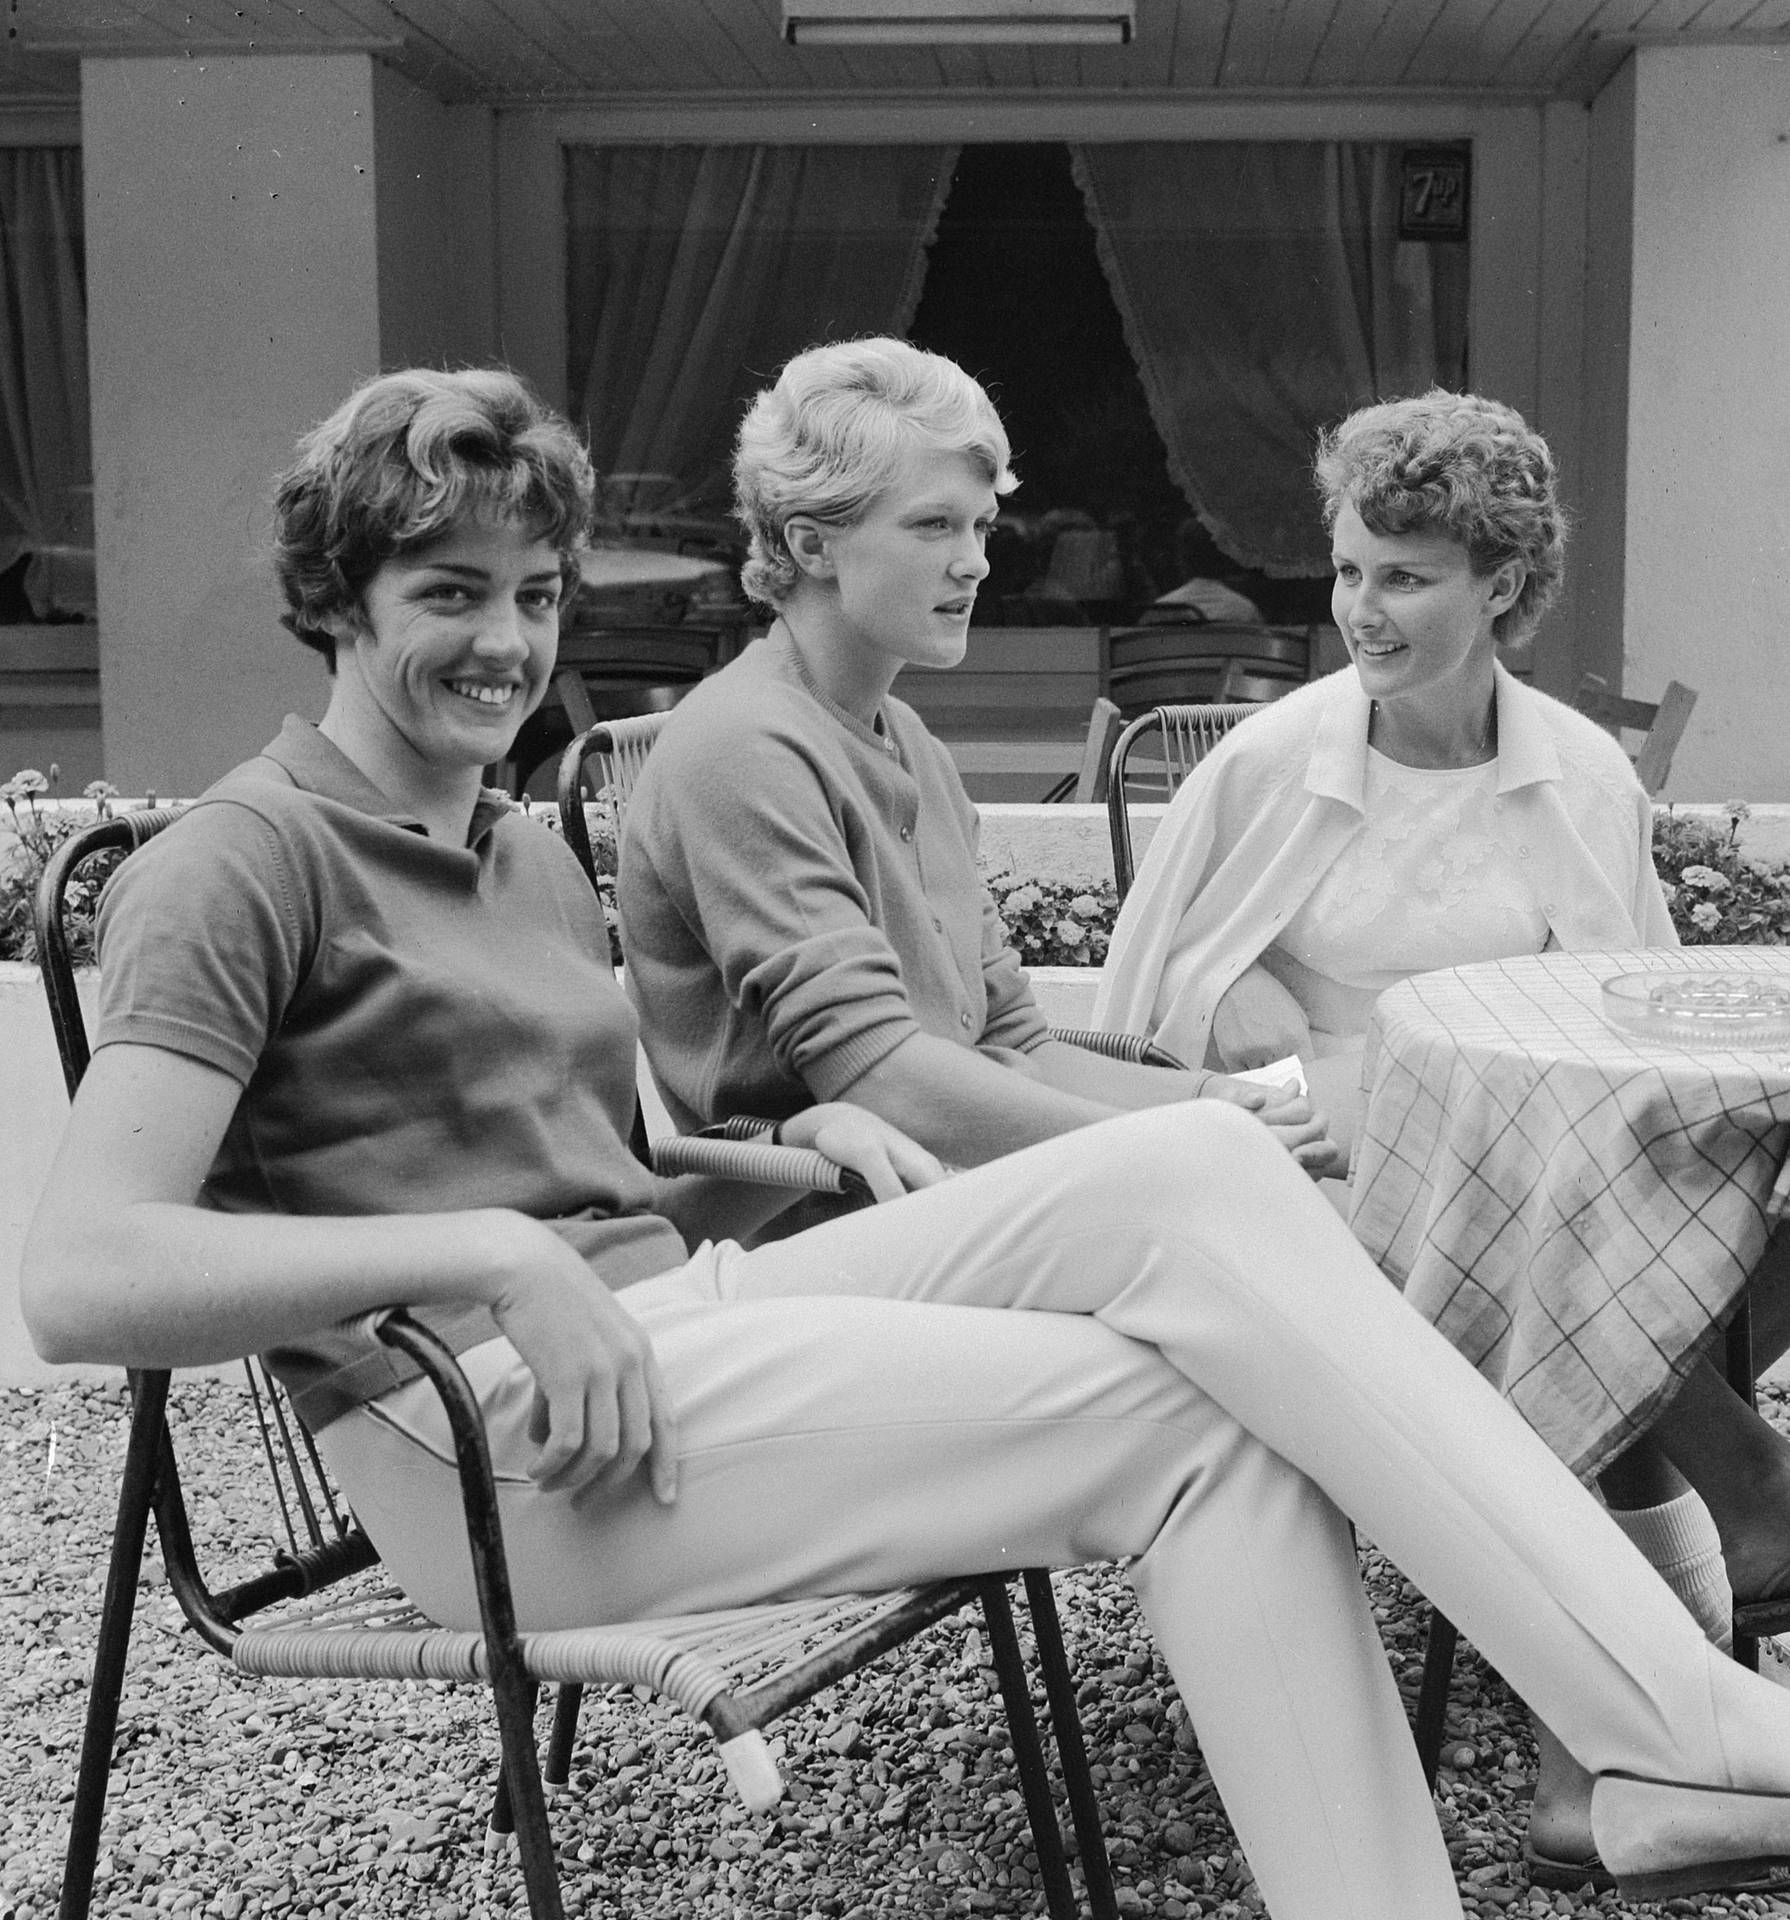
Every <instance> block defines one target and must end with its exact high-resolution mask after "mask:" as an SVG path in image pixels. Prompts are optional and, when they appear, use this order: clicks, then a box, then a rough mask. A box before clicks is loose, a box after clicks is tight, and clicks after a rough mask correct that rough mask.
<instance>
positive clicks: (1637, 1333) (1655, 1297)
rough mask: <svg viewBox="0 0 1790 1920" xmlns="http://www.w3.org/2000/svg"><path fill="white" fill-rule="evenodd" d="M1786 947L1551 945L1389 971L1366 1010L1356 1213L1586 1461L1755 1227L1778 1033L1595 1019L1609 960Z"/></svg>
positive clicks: (1766, 964)
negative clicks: (1691, 1043)
mask: <svg viewBox="0 0 1790 1920" xmlns="http://www.w3.org/2000/svg"><path fill="white" fill-rule="evenodd" d="M1703 967H1708V968H1733V969H1754V970H1757V969H1769V970H1771V971H1773V972H1774V973H1776V974H1778V975H1781V976H1782V977H1783V978H1785V979H1787V980H1790V949H1784V948H1770V947H1694V948H1690V949H1687V950H1686V951H1684V952H1682V953H1671V954H1667V953H1662V952H1659V951H1653V952H1647V953H1638V952H1637V953H1590V954H1585V953H1579V954H1573V953H1544V954H1535V955H1529V956H1525V957H1523V958H1520V959H1514V960H1499V961H1489V962H1481V963H1479V964H1477V965H1474V966H1469V967H1456V968H1452V969H1450V970H1449V971H1447V972H1444V973H1431V974H1423V975H1420V976H1418V977H1417V978H1416V979H1413V980H1407V981H1405V982H1404V983H1403V984H1401V985H1399V986H1397V987H1393V988H1390V989H1389V990H1388V991H1387V992H1386V993H1384V994H1382V995H1381V997H1380V1001H1379V1005H1378V1008H1377V1010H1376V1012H1375V1016H1374V1021H1373V1024H1372V1026H1371V1027H1370V1028H1369V1032H1368V1040H1367V1053H1366V1058H1365V1061H1364V1065H1363V1073H1364V1079H1365V1084H1366V1088H1367V1113H1366V1119H1365V1122H1364V1125H1363V1129H1362V1133H1361V1137H1360V1142H1359V1146H1358V1149H1357V1155H1356V1161H1355V1173H1354V1184H1353V1198H1352V1206H1351V1212H1350V1222H1351V1225H1352V1226H1353V1227H1354V1230H1355V1232H1356V1234H1357V1236H1358V1237H1359V1238H1360V1240H1361V1241H1362V1243H1363V1244H1364V1245H1365V1246H1366V1248H1367V1250H1368V1252H1369V1253H1371V1254H1372V1255H1373V1257H1374V1258H1375V1260H1377V1261H1378V1262H1379V1263H1380V1265H1381V1267H1382V1268H1383V1269H1384V1270H1385V1272H1386V1273H1387V1274H1388V1275H1389V1276H1390V1278H1391V1279H1392V1280H1393V1281H1394V1282H1395V1283H1396V1284H1397V1285H1398V1286H1400V1287H1402V1288H1403V1290H1404V1293H1405V1296H1406V1298H1407V1299H1408V1300H1410V1302H1411V1304H1412V1305H1413V1306H1415V1307H1416V1308H1417V1310H1418V1311H1419V1312H1420V1313H1421V1314H1423V1316H1424V1317H1425V1318H1426V1319H1427V1320H1430V1321H1432V1322H1434V1324H1435V1325H1436V1326H1437V1327H1438V1328H1440V1329H1441V1331H1442V1332H1443V1333H1444V1334H1446V1335H1447V1337H1448V1339H1449V1340H1450V1341H1452V1342H1453V1344H1454V1345H1455V1346H1456V1347H1458V1348H1459V1349H1460V1350H1461V1351H1462V1352H1463V1353H1464V1354H1466V1356H1467V1357H1468V1359H1470V1360H1471V1361H1472V1362H1473V1363H1474V1365H1475V1366H1477V1367H1478V1368H1479V1369H1480V1371H1481V1372H1482V1373H1484V1374H1485V1375H1486V1376H1487V1377H1488V1378H1489V1379H1490V1380H1492V1381H1493V1382H1494V1383H1495V1384H1496V1385H1497V1386H1498V1388H1499V1389H1500V1390H1501V1391H1502V1392H1503V1393H1504V1394H1506V1395H1507V1396H1508V1397H1509V1398H1510V1399H1511V1400H1512V1401H1513V1402H1515V1404H1516V1405H1517V1406H1518V1407H1519V1408H1520V1409H1521V1411H1522V1413H1523V1414H1524V1416H1525V1417H1526V1418H1527V1419H1528V1420H1529V1422H1530V1423H1531V1424H1532V1425H1533V1426H1534V1427H1535V1428H1536V1429H1537V1430H1538V1431H1539V1432H1540V1433H1541V1435H1542V1437H1543V1438H1544V1439H1545V1440H1546V1441H1547V1442H1548V1444H1549V1445H1550V1446H1551V1447H1552V1448H1553V1449H1554V1451H1555V1452H1556V1453H1558V1454H1559V1455H1560V1456H1561V1458H1562V1459H1564V1460H1566V1461H1567V1462H1568V1463H1569V1464H1570V1465H1571V1466H1572V1467H1573V1469H1574V1471H1575V1472H1577V1473H1579V1474H1580V1475H1582V1476H1589V1475H1591V1474H1593V1473H1596V1472H1597V1471H1598V1469H1599V1468H1600V1467H1603V1466H1605V1465H1607V1464H1608V1462H1609V1461H1610V1460H1611V1459H1612V1458H1614V1457H1615V1455H1616V1454H1618V1453H1620V1452H1621V1451H1622V1449H1623V1448H1624V1447H1625V1446H1626V1445H1627V1444H1628V1443H1629V1441H1631V1440H1632V1439H1633V1438H1634V1437H1635V1436H1636V1435H1637V1434H1638V1433H1640V1432H1641V1431H1642V1430H1643V1429H1644V1428H1646V1427H1647V1426H1648V1425H1649V1424H1651V1422H1652V1420H1653V1418H1654V1415H1655V1414H1656V1412H1657V1411H1658V1409H1659V1407H1660V1406H1661V1404H1662V1403H1663V1402H1664V1400H1665V1399H1666V1398H1667V1397H1668V1396H1669V1394H1670V1393H1671V1391H1673V1390H1674V1389H1675V1387H1676V1386H1677V1384H1678V1382H1679V1381H1680V1380H1681V1379H1682V1377H1683V1375H1684V1374H1685V1373H1686V1372H1687V1371H1688V1370H1689V1368H1690V1366H1691V1364H1692V1363H1693V1361H1694V1360H1695V1359H1696V1357H1697V1352H1698V1348H1699V1343H1700V1342H1701V1341H1702V1340H1703V1338H1704V1336H1705V1335H1706V1334H1707V1333H1708V1332H1709V1330H1710V1328H1711V1327H1712V1326H1713V1325H1714V1324H1716V1323H1717V1322H1719V1321H1720V1320H1721V1319H1722V1318H1723V1317H1724V1316H1725V1314H1726V1311H1727V1309H1728V1307H1729V1305H1730V1303H1731V1302H1732V1301H1733V1299H1734V1298H1735V1296H1736V1294H1737V1293H1738V1292H1739V1290H1740V1288H1741V1287H1742V1285H1743V1284H1744V1282H1745V1280H1746V1276H1747V1274H1748V1272H1749V1271H1750V1270H1751V1268H1752V1266H1753V1263H1754V1262H1755V1261H1756V1260H1757V1259H1758V1257H1759V1254H1760V1252H1761V1250H1762V1248H1763V1247H1764V1244H1765V1239H1766V1234H1767V1231H1768V1227H1769V1218H1768V1216H1769V1215H1771V1214H1772V1212H1773V1209H1774V1200H1775V1198H1776V1197H1777V1196H1775V1195H1774V1184H1775V1182H1776V1180H1777V1177H1778V1174H1779V1170H1780V1167H1781V1165H1782V1163H1783V1161H1784V1157H1785V1149H1786V1146H1787V1145H1790V1049H1786V1050H1785V1051H1784V1052H1781V1053H1779V1052H1767V1051H1754V1050H1747V1051H1739V1050H1733V1051H1725V1052H1722V1051H1715V1050H1710V1051H1703V1050H1700V1049H1699V1050H1692V1049H1690V1048H1686V1047H1681V1046H1675V1045H1672V1044H1670V1043H1667V1042H1664V1041H1654V1040H1641V1039H1637V1038H1634V1037H1631V1036H1630V1035H1628V1034H1625V1033H1623V1032H1621V1031H1619V1030H1618V1029H1616V1028H1615V1027H1612V1026H1611V1025H1609V1024H1608V1022H1606V1021H1605V1019H1604V1018H1603V1015H1602V1013H1601V1012H1600V1010H1599V989H1600V986H1601V984H1602V982H1603V981H1604V980H1605V979H1607V978H1609V977H1610V976H1611V975H1613V974H1618V973H1629V972H1639V971H1652V970H1656V969H1670V970H1673V971H1677V970H1679V969H1681V968H1682V969H1690V968H1703Z"/></svg>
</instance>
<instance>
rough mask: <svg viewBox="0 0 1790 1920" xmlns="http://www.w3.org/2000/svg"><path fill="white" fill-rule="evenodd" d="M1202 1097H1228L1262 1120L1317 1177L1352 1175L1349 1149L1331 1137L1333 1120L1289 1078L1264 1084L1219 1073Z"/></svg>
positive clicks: (1307, 1169)
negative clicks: (1279, 1083)
mask: <svg viewBox="0 0 1790 1920" xmlns="http://www.w3.org/2000/svg"><path fill="white" fill-rule="evenodd" d="M1198 1098H1200V1099H1201V1100H1228V1101H1229V1102H1230V1103H1231V1104H1232V1105H1233V1106H1237V1107H1243V1108H1246V1109H1247V1110H1248V1111H1249V1112H1251V1113H1253V1114H1254V1115H1255V1117H1256V1118H1257V1119H1258V1120H1259V1121H1261V1123H1262V1124H1263V1126H1265V1127H1266V1128H1267V1129H1268V1131H1269V1132H1270V1133H1272V1134H1273V1135H1274V1137H1275V1139H1277V1140H1278V1141H1279V1142H1280V1144H1281V1145H1282V1146H1283V1147H1285V1148H1286V1150H1287V1151H1288V1153H1290V1154H1291V1155H1292V1156H1293V1158H1294V1159H1295V1160H1296V1161H1298V1163H1299V1165H1300V1166H1302V1167H1303V1168H1304V1169H1305V1171H1306V1172H1307V1173H1309V1174H1310V1175H1311V1177H1312V1178H1313V1179H1314V1180H1343V1179H1346V1178H1347V1177H1348V1172H1349V1153H1348V1148H1347V1147H1346V1146H1345V1145H1344V1144H1342V1143H1341V1142H1339V1141H1336V1140H1333V1139H1331V1137H1330V1123H1329V1121H1328V1120H1326V1119H1325V1117H1324V1115H1323V1114H1321V1113H1320V1112H1318V1110H1317V1109H1316V1108H1315V1107H1314V1106H1313V1105H1312V1104H1311V1102H1310V1100H1308V1099H1307V1098H1306V1096H1305V1095H1304V1094H1302V1093H1301V1092H1300V1091H1299V1088H1298V1086H1297V1084H1296V1083H1295V1082H1293V1081H1291V1080H1289V1081H1288V1082H1287V1083H1286V1085H1285V1086H1284V1087H1263V1086H1260V1085H1258V1084H1257V1083H1256V1082H1255V1081H1253V1080H1232V1079H1229V1078H1228V1077H1227V1076H1226V1075H1224V1074H1222V1073H1215V1074H1213V1075H1212V1077H1211V1078H1210V1079H1209V1080H1207V1081H1206V1083H1205V1084H1204V1085H1203V1086H1202V1087H1201V1088H1200V1090H1199V1094H1198Z"/></svg>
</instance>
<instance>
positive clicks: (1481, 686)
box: [1098, 390, 1677, 1134]
mask: <svg viewBox="0 0 1790 1920" xmlns="http://www.w3.org/2000/svg"><path fill="white" fill-rule="evenodd" d="M1317 478H1318V484H1319V487H1320V489H1321V491H1322V494H1323V500H1324V518H1325V521H1326V524H1327V525H1328V526H1329V527H1330V529H1331V536H1332V546H1333V554H1334V560H1335V567H1336V584H1335V587H1334V589H1333V592H1332V596H1331V605H1332V608H1333V610H1334V613H1335V616H1336V624H1337V626H1338V627H1339V628H1340V629H1341V630H1342V634H1343V638H1344V640H1345V642H1346V643H1347V645H1348V649H1349V657H1350V660H1351V662H1352V663H1353V666H1354V671H1353V673H1338V674H1334V675H1331V676H1330V677H1329V678H1327V679H1324V680H1321V681H1319V682H1317V683H1316V684H1315V685H1313V686H1310V687H1308V688H1305V689H1303V690H1301V691H1300V692H1298V693H1295V694H1293V695H1291V696H1290V697H1289V698H1287V699H1285V700H1282V701H1279V702H1277V703H1276V704H1275V705H1274V706H1273V707H1272V708H1270V709H1269V710H1268V711H1267V712H1265V713H1263V714H1261V715H1259V716H1256V717H1254V718H1252V719H1251V720H1250V721H1249V723H1248V724H1247V725H1246V726H1244V727H1241V728H1239V729H1238V730H1237V731H1236V732H1235V733H1234V734H1233V736H1232V737H1231V738H1230V739H1229V740H1228V741H1226V742H1225V744H1224V745H1223V746H1222V747H1221V748H1220V749H1219V750H1218V751H1217V752H1216V753H1214V754H1213V755H1212V756H1211V758H1210V759H1209V760H1207V761H1206V762H1205V763H1204V764H1203V765H1201V766H1200V767H1199V768H1198V769H1196V771H1195V772H1194V774H1193V775H1192V777H1191V778H1190V779H1189V780H1188V782H1187V784H1186V785H1185V786H1184V787H1183V788H1182V790H1181V792H1180V794H1179V795H1178V796H1177V797H1176V800H1175V804H1174V806H1173V807H1172V808H1171V809H1170V812H1169V815H1168V818H1167V820H1166V822H1165V823H1164V826H1163V830H1162V832H1161V833H1160V834H1158V836H1157V838H1156V840H1155V841H1154V842H1153V843H1152V845H1151V847H1150V850H1149V853H1148V855H1147V857H1146V859H1145V860H1144V863H1143V867H1142V870H1141V871H1140V872H1139V874H1138V879H1137V885H1136V886H1135V887H1134V888H1133V889H1132V892H1131V896H1130V898H1129V899H1128V900H1127V902H1126V904H1125V911H1124V913H1123V914H1122V915H1121V917H1120V921H1119V925H1118V928H1117V930H1116V932H1115V935H1114V939H1113V945H1112V951H1111V954H1110V956H1109V958H1108V961H1107V965H1106V970H1105V973H1104V975H1103V977H1102V980H1101V987H1100V1003H1099V1004H1100V1012H1099V1016H1098V1017H1099V1018H1100V1019H1101V1020H1102V1021H1103V1022H1105V1023H1106V1024H1108V1025H1111V1026H1115V1027H1123V1028H1126V1029H1128V1030H1130V1031H1133V1032H1148V1033H1150V1034H1151V1036H1152V1037H1153V1038H1155V1039H1157V1040H1159V1041H1160V1043H1161V1044H1162V1045H1163V1046H1165V1047H1167V1048H1168V1049H1169V1050H1170V1051H1171V1052H1173V1053H1175V1054H1178V1055H1179V1056H1180V1057H1181V1058H1182V1059H1184V1060H1187V1061H1189V1062H1190V1063H1194V1064H1197V1063H1199V1062H1201V1061H1209V1062H1210V1063H1211V1064H1212V1065H1214V1066H1221V1067H1223V1068H1225V1069H1227V1070H1229V1071H1232V1072H1235V1071H1237V1070H1239V1069H1242V1068H1246V1067H1256V1066H1262V1065H1264V1064H1266V1063H1268V1062H1270V1061H1274V1060H1280V1059H1284V1058H1286V1057H1287V1056H1289V1055H1293V1054H1297V1055H1298V1056H1299V1058H1300V1059H1301V1061H1303V1062H1304V1063H1305V1067H1306V1073H1307V1077H1308V1079H1309V1080H1310V1081H1311V1083H1312V1085H1313V1088H1314V1090H1315V1091H1316V1093H1317V1096H1318V1099H1319V1102H1320V1104H1322V1105H1323V1106H1324V1108H1325V1110H1326V1111H1327V1112H1328V1113H1329V1115H1330V1119H1331V1128H1332V1132H1333V1133H1337V1132H1338V1130H1339V1129H1340V1130H1341V1132H1342V1134H1347V1133H1348V1132H1349V1131H1350V1121H1351V1118H1352V1116H1354V1115H1355V1114H1356V1113H1357V1112H1358V1105H1359V1095H1358V1071H1357V1069H1358V1067H1359V1062H1360V1050H1361V1041H1362V1035H1363V1033H1364V1031H1365V1029H1366V1026H1367V1018H1368V1014H1369V1012H1370V1010H1371V1009H1372V1007H1373V1003H1374V1000H1375V998H1376V997H1377V996H1378V994H1379V993H1380V991H1381V990H1382V989H1383V988H1385V987H1388V986H1391V985H1392V984H1393V982H1395V981H1397V980H1402V979H1405V978H1407V977H1408V976H1409V975H1411V974H1414V973H1422V972H1426V971H1428V970H1430V969H1433V968H1436V967H1450V966H1459V965H1461V964H1462V963H1464V962H1466V961H1469V960H1493V959H1500V958H1503V957H1504V956H1506V955H1510V954H1517V953H1534V952H1539V951H1540V950H1541V949H1542V948H1543V947H1546V946H1560V947H1568V948H1584V949H1589V948H1598V947H1632V946H1672V945H1676V943H1677V936H1676V935H1675V934H1674V933H1673V931H1672V923H1671V919H1670V917H1669V915H1668V914H1667V912H1666V906H1665V901H1664V898H1663V896H1662V894H1661V892H1660V888H1659V882H1658V880H1657V878H1656V877H1655V875H1654V871H1653V863H1652V859H1651V856H1650V844H1651V840H1650V836H1651V814H1650V811H1649V807H1648V803H1647V796H1646V795H1645V794H1644V793H1643V792H1642V790H1641V788H1640V785H1639V783H1638V782H1637V781H1636V779H1635V776H1634V770H1633V769H1632V768H1631V767H1630V765H1629V763H1628V761H1627V758H1626V757H1625V756H1624V755H1623V753H1622V751H1621V750H1620V748H1618V747H1617V746H1616V744H1615V743H1614V742H1613V741H1612V740H1611V739H1610V738H1609V737H1608V736H1607V735H1606V734H1605V733H1603V732H1602V731H1601V730H1600V729H1599V728H1598V727H1596V726H1594V725H1593V724H1592V723H1591V722H1590V721H1588V720H1586V719H1584V718H1583V717H1582V716H1581V715H1579V714H1576V713H1574V712H1573V711H1572V710H1571V709H1570V708H1568V707H1564V706H1562V705H1560V704H1559V702H1557V701H1554V700H1550V699H1549V698H1548V697H1547V696H1546V695H1545V694H1542V693H1537V692H1536V691H1534V690H1533V689H1532V688H1529V687H1526V686H1524V685H1522V684H1521V683H1520V682H1518V681H1517V680H1515V679H1513V678H1512V677H1511V676H1510V675H1509V674H1508V673H1506V672H1505V671H1504V669H1503V668H1502V666H1501V665H1500V664H1499V662H1498V658H1497V653H1498V647H1499V644H1500V643H1501V642H1502V643H1509V642H1512V641H1516V640H1520V639H1523V638H1524V637H1526V636H1527V635H1528V634H1529V633H1530V632H1532V631H1533V629H1534V627H1535V625H1536V623H1537V622H1538V621H1539V620H1540V618H1541V615H1542V613H1543V611H1544V610H1545V609H1546V607H1547V605H1548V603H1549V602H1550V601H1551V600H1552V599H1553V597H1554V594H1555V592H1556V591H1557V590H1558V587H1559V583H1560V574H1561V561H1562V555H1563V550H1564V546H1565V536H1566V528H1565V518H1564V515H1563V514H1562V512H1561V509H1560V504H1559V501H1558V499H1557V497H1556V493H1555V483H1554V463H1553V460H1552V458H1551V456H1550V455H1549V453H1548V449H1547V446H1546V444H1545V443H1544V442H1543V440H1542V438H1541V436H1540V435H1539V434H1536V433H1533V432H1531V431H1530V429H1529V428H1528V427H1526V426H1525V425H1524V423H1523V420H1522V418H1521V416H1520V415H1518V414H1516V413H1515V412H1513V411H1512V410H1511V409H1510V408H1509V407H1506V406H1501V405H1500V404H1499V403H1498V402H1496V401H1492V400H1483V399H1480V398H1479V397H1478V396H1476V395H1473V394H1455V393H1447V392H1443V391H1441V390H1437V391H1435V392H1431V393H1427V394H1425V395H1423V396H1422V397H1421V398H1419V399H1411V400H1394V401H1389V402H1387V403H1385V404H1383V405H1380V406H1373V407H1366V408H1363V409H1362V410H1361V411H1360V412H1359V413H1355V414H1352V415H1350V417H1349V418H1348V419H1347V420H1345V421H1344V422H1343V423H1342V425H1341V426H1340V427H1338V428H1337V429H1336V430H1335V431H1334V432H1332V433H1329V434H1327V435H1326V436H1325V437H1324V439H1323V442H1322V444H1321V446H1320V449H1319V453H1318V461H1317Z"/></svg>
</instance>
